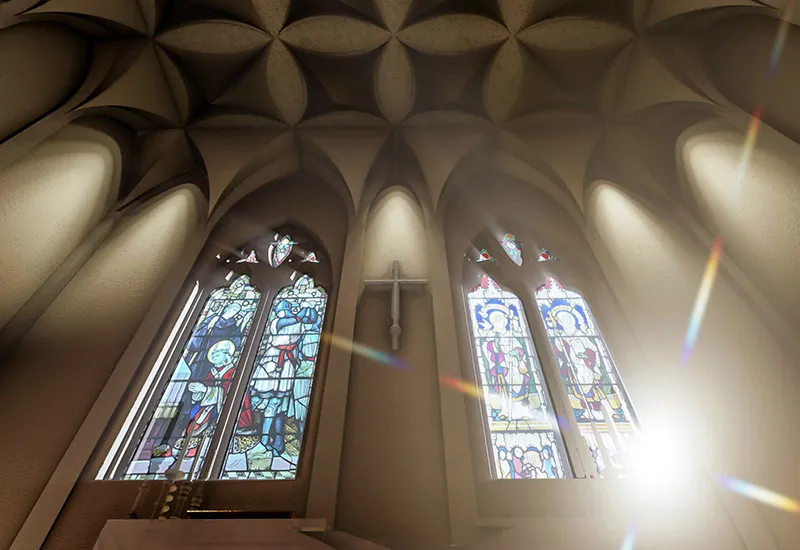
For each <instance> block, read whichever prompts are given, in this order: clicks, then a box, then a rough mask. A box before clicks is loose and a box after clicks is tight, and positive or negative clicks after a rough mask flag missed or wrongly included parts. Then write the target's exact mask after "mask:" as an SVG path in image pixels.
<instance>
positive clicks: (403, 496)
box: [336, 186, 449, 545]
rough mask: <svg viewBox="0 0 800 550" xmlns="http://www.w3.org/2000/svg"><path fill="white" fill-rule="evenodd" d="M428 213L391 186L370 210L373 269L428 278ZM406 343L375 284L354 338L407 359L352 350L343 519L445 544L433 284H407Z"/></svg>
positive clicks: (381, 533)
mask: <svg viewBox="0 0 800 550" xmlns="http://www.w3.org/2000/svg"><path fill="white" fill-rule="evenodd" d="M426 255H427V242H426V230H425V220H424V215H423V212H422V209H421V207H420V205H419V203H418V202H417V200H416V198H415V197H414V196H413V195H412V194H411V193H410V192H409V191H408V190H406V189H405V188H402V187H399V186H395V187H390V188H389V189H387V190H385V191H384V192H383V193H381V194H380V195H379V196H378V197H377V198H376V200H375V202H374V203H373V205H372V209H371V210H370V213H369V216H368V219H367V224H366V235H365V238H364V252H363V276H364V278H385V277H387V275H388V274H389V273H390V272H391V271H390V270H391V264H392V261H393V260H399V261H400V271H401V276H402V277H415V278H427V277H428V269H427V263H426ZM400 295H401V299H400V326H401V328H402V331H403V332H402V335H401V347H400V350H399V351H398V352H392V351H390V336H389V330H388V329H389V325H390V324H391V315H390V313H391V309H390V308H391V293H390V292H389V289H388V288H385V289H378V288H373V289H367V290H366V291H365V292H364V293H363V294H362V296H361V299H360V301H359V307H358V311H357V318H356V326H355V336H354V341H355V342H357V343H358V344H360V345H364V346H368V347H370V348H373V349H375V350H376V351H377V352H378V353H384V354H387V355H386V356H389V357H391V356H395V357H397V358H398V359H400V360H401V361H402V362H403V365H398V364H387V363H388V362H381V361H380V359H377V360H376V358H375V357H366V356H364V355H363V354H358V353H355V354H354V355H353V360H352V367H351V369H352V370H351V374H350V387H349V390H348V401H347V418H346V424H345V437H344V447H343V450H342V467H341V473H340V477H339V503H338V506H337V517H336V527H337V529H340V530H342V531H345V532H347V533H351V534H353V535H356V536H359V537H362V538H366V539H369V540H373V541H375V542H384V543H385V544H387V545H396V544H398V543H401V544H409V543H422V542H428V543H437V542H438V543H445V542H446V541H447V539H448V535H449V518H448V512H447V490H446V484H445V479H446V476H445V471H444V445H443V435H442V424H441V420H440V418H441V412H440V409H439V395H438V388H439V383H438V380H437V368H436V342H435V339H434V326H433V311H432V309H431V300H430V295H429V294H428V291H427V290H426V289H425V288H411V287H403V288H401V292H400Z"/></svg>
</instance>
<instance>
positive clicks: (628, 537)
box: [619, 524, 636, 550]
mask: <svg viewBox="0 0 800 550" xmlns="http://www.w3.org/2000/svg"><path fill="white" fill-rule="evenodd" d="M635 542H636V526H635V525H633V524H631V525H630V526H628V532H627V533H625V538H624V539H623V540H622V546H620V547H619V550H633V545H634V543H635Z"/></svg>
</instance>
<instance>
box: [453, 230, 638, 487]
mask: <svg viewBox="0 0 800 550" xmlns="http://www.w3.org/2000/svg"><path fill="white" fill-rule="evenodd" d="M486 235H487V232H486V231H483V232H481V234H479V235H478V236H477V237H476V238H475V239H474V240H473V243H478V244H477V245H476V244H469V245H468V246H467V249H466V250H467V253H466V254H464V257H463V260H462V262H461V266H460V276H459V279H460V292H459V293H460V297H461V306H460V308H461V311H462V314H463V318H462V319H463V325H462V326H463V327H464V328H462V329H461V330H463V331H464V332H463V333H462V334H464V335H466V340H465V342H464V343H465V344H466V345H467V347H468V350H467V351H468V354H469V355H468V356H469V357H470V361H471V368H470V369H469V380H470V381H471V382H473V383H474V384H475V385H476V386H477V387H479V388H480V387H481V384H480V378H479V373H478V371H477V368H478V363H477V358H476V357H475V350H474V341H473V332H472V325H471V313H470V310H469V303H468V294H469V291H470V290H471V289H472V288H474V287H475V286H476V285H478V284H480V276H481V275H483V274H485V275H487V276H489V277H491V278H492V279H493V280H494V281H495V282H496V283H497V284H498V285H499V286H500V287H501V288H502V289H504V290H507V291H509V292H512V293H514V294H515V295H516V297H517V298H518V299H519V300H520V302H521V303H522V306H523V308H524V309H525V319H526V321H527V322H528V331H529V334H530V337H531V340H532V341H533V345H534V347H535V349H536V353H537V355H538V359H539V363H540V365H541V369H542V376H543V377H544V381H545V385H546V387H547V390H548V392H549V395H550V399H551V403H552V405H553V408H554V409H555V413H556V415H557V416H558V417H559V419H560V420H561V422H560V423H559V426H558V428H559V431H560V437H561V439H562V441H563V442H564V447H565V453H566V455H567V457H566V458H567V464H566V465H565V469H567V468H569V469H570V470H571V475H570V476H566V477H565V478H561V479H570V478H573V479H590V478H599V477H601V476H600V474H599V473H598V471H597V468H596V465H595V462H594V459H593V458H592V455H591V451H590V450H589V447H588V445H587V444H586V442H585V440H584V438H583V437H582V436H581V434H580V430H579V426H578V422H577V420H576V419H575V415H574V413H573V411H572V407H571V405H570V403H569V398H568V394H567V390H566V387H565V386H564V384H563V382H562V379H561V373H560V371H559V369H558V361H557V360H556V357H555V354H554V352H553V349H552V345H551V343H550V338H549V335H548V333H547V330H546V327H545V324H544V320H543V319H542V316H541V313H540V311H539V306H538V303H537V300H536V296H535V292H536V289H538V288H539V287H540V286H541V285H543V284H544V283H545V281H546V279H547V277H550V278H552V279H554V280H555V281H558V282H559V284H561V285H562V287H563V288H564V289H565V290H567V291H570V292H574V293H576V294H578V295H580V296H581V297H582V298H583V300H584V301H585V302H586V303H587V304H589V309H590V312H591V313H592V317H593V318H594V320H595V324H599V321H598V320H597V318H596V317H595V315H594V310H593V309H592V308H591V304H590V300H589V298H587V297H586V295H585V294H584V293H582V292H581V291H580V290H579V289H578V288H577V287H574V286H572V285H567V284H564V283H563V282H562V278H563V277H562V278H559V277H557V276H556V275H555V274H553V273H550V272H549V271H548V270H545V269H543V268H542V267H541V266H540V265H538V263H536V260H535V259H532V258H530V257H529V258H526V259H527V260H528V266H527V268H526V267H519V266H517V265H515V264H513V263H512V261H511V260H510V259H509V258H508V257H507V255H506V252H505V250H504V249H503V248H502V246H501V245H500V244H499V242H498V241H497V240H496V239H491V238H486ZM484 245H485V246H484ZM481 248H486V250H487V251H488V252H489V253H490V255H492V256H493V257H494V258H495V261H493V262H484V263H481V264H477V263H476V262H475V261H474V259H475V258H472V257H471V253H472V252H475V251H477V250H480V249H481ZM531 263H533V268H531V267H530V264H531ZM531 271H532V273H531ZM531 282H533V283H536V284H530V283H531ZM531 312H535V317H536V318H535V319H532V318H531V315H532V313H531ZM598 332H599V333H600V334H601V337H602V338H603V341H604V343H605V347H606V349H607V351H608V353H609V355H611V350H610V348H609V344H608V341H607V340H606V338H605V333H604V332H602V331H600V330H599V326H598ZM611 357H612V361H614V367H615V371H616V373H617V377H618V378H619V382H620V383H619V385H620V387H621V388H622V390H623V391H624V393H625V396H626V397H627V400H628V405H629V407H630V411H631V416H632V417H633V419H634V422H633V424H634V426H635V428H638V427H639V423H638V415H637V413H636V410H635V408H634V407H633V405H632V403H631V400H630V396H629V393H628V391H627V388H626V387H625V385H624V381H623V379H622V376H621V375H620V374H619V369H618V368H616V361H615V360H614V359H613V355H611ZM476 401H478V403H477V404H474V403H473V404H472V405H471V408H472V409H473V414H475V413H474V411H477V414H478V415H479V418H480V421H479V425H480V429H481V430H482V437H481V441H482V443H483V448H482V449H481V453H480V455H481V456H482V457H483V459H482V460H480V461H477V460H476V461H475V462H476V464H475V467H476V469H477V470H478V471H477V472H476V474H477V475H478V477H479V479H481V478H486V474H487V473H488V475H489V479H490V480H492V481H504V480H501V479H498V478H496V477H494V461H493V458H492V457H491V453H492V451H491V439H490V437H491V436H490V432H489V430H488V426H487V424H486V413H485V411H484V407H485V405H484V403H483V400H482V397H481V398H480V399H478V400H476ZM469 423H470V425H474V424H475V422H474V421H472V420H471V419H470V422H469ZM478 463H480V464H478ZM515 481H516V480H515ZM525 481H541V480H525Z"/></svg>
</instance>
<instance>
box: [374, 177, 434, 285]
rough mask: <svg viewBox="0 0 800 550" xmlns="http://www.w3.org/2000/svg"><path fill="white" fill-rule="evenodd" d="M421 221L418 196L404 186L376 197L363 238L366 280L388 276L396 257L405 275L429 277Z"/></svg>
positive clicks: (393, 188)
mask: <svg viewBox="0 0 800 550" xmlns="http://www.w3.org/2000/svg"><path fill="white" fill-rule="evenodd" d="M422 220H423V215H422V209H421V208H420V206H419V203H418V202H417V199H416V198H415V197H414V195H413V194H412V193H411V192H410V191H409V190H407V189H405V188H403V187H399V186H395V187H390V188H389V189H387V190H386V191H384V192H383V193H381V194H380V195H379V196H378V197H377V198H376V200H375V203H374V204H373V206H372V210H371V212H370V215H369V218H368V220H367V228H366V237H365V241H364V269H363V276H364V278H365V279H379V278H384V277H386V276H387V275H389V274H390V273H391V269H392V262H393V261H394V260H398V261H399V262H400V273H401V276H402V277H408V278H422V277H425V276H426V274H427V262H426V257H425V254H424V251H425V225H424V223H423V221H422Z"/></svg>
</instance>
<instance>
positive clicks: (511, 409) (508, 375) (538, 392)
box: [467, 275, 568, 479]
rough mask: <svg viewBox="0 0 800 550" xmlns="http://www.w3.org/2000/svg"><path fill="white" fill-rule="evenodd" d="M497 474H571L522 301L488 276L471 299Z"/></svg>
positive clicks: (528, 475) (528, 476) (554, 476)
mask: <svg viewBox="0 0 800 550" xmlns="http://www.w3.org/2000/svg"><path fill="white" fill-rule="evenodd" d="M467 302H468V307H469V313H470V319H471V325H472V336H473V345H474V353H475V360H476V362H477V371H478V381H479V383H480V389H481V394H482V397H483V402H484V405H485V408H486V410H485V419H486V426H487V431H488V435H489V440H490V445H491V456H492V461H493V463H494V464H493V466H494V476H495V477H496V478H502V479H519V478H563V477H567V476H568V465H567V464H566V461H565V460H564V458H565V452H564V451H565V449H564V444H563V441H562V439H561V435H560V433H559V429H558V422H557V420H556V414H555V409H554V408H553V405H552V403H551V400H550V396H549V393H548V391H547V386H546V383H545V380H544V376H543V374H542V369H541V366H540V364H539V359H538V356H537V354H536V348H535V347H534V344H533V340H532V339H531V335H530V330H529V329H528V322H527V319H526V317H525V310H524V308H523V306H522V302H521V301H520V300H519V298H517V296H516V295H515V294H513V293H511V292H508V291H506V290H503V289H501V288H500V286H499V285H498V284H497V283H496V282H495V281H494V280H493V279H491V278H490V277H488V276H486V275H484V276H483V277H482V278H481V282H480V285H478V286H476V287H475V288H473V289H472V290H471V291H470V292H469V293H468V295H467Z"/></svg>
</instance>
